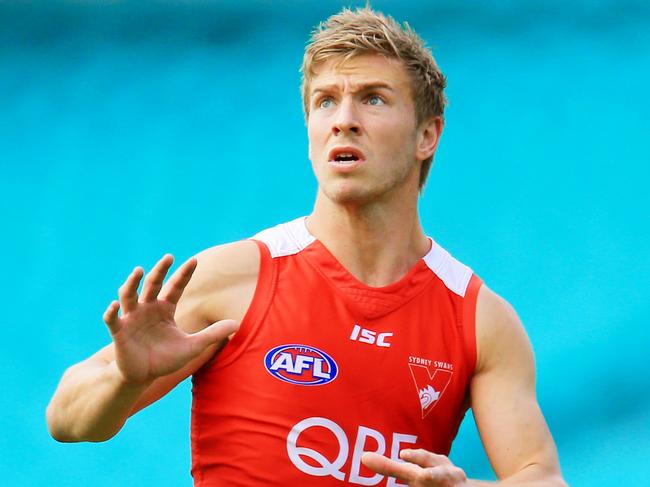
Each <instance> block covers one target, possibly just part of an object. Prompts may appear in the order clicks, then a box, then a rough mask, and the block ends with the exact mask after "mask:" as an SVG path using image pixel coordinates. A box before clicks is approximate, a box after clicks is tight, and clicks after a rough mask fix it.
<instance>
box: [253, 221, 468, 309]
mask: <svg viewBox="0 0 650 487" xmlns="http://www.w3.org/2000/svg"><path fill="white" fill-rule="evenodd" d="M306 219H307V217H304V216H301V217H300V218H296V219H295V220H292V221H290V222H287V223H281V224H280V225H276V226H274V227H271V228H267V229H266V230H262V231H261V232H259V233H257V234H256V235H255V236H254V237H252V238H253V239H255V240H260V241H262V242H264V243H265V244H266V246H267V247H268V249H269V252H270V253H271V256H272V257H274V258H275V257H285V256H287V255H294V254H297V253H298V252H300V251H301V250H303V249H304V248H306V247H308V246H309V245H311V244H312V243H313V242H314V241H315V240H316V237H314V236H313V235H312V234H311V233H309V230H308V229H307V225H306V222H305V220H306ZM429 240H431V250H429V252H428V253H427V255H425V256H424V257H422V260H424V262H425V263H426V265H427V267H428V268H429V269H431V270H432V271H433V273H434V274H436V275H437V276H438V277H439V278H440V279H441V280H442V282H444V283H445V286H447V287H448V288H449V289H450V290H451V291H452V292H454V293H456V294H458V295H459V296H461V297H465V292H466V291H467V286H468V285H469V281H470V279H471V278H472V269H470V268H469V267H467V266H466V265H465V264H462V263H461V262H459V261H458V260H456V259H454V258H453V257H452V256H451V254H450V253H449V252H447V251H446V250H445V249H443V248H442V247H441V246H440V245H438V244H437V243H436V242H435V241H434V240H433V239H432V238H430V237H429Z"/></svg>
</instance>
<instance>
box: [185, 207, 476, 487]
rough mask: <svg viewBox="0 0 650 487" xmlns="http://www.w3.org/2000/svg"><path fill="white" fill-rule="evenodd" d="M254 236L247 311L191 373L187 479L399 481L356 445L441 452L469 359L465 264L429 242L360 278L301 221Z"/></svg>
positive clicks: (393, 453) (472, 295)
mask: <svg viewBox="0 0 650 487" xmlns="http://www.w3.org/2000/svg"><path fill="white" fill-rule="evenodd" d="M253 240H255V241H256V242H257V244H258V246H259V250H260V253H261V261H260V272H259V277H258V282H257V288H256V291H255V295H254V297H253V300H252V302H251V305H250V307H249V309H248V312H247V314H246V315H245V317H244V319H243V320H242V323H241V326H240V329H239V331H238V332H237V333H236V334H235V336H234V337H233V339H232V340H231V341H230V342H229V343H228V344H227V345H226V346H225V347H224V348H223V350H222V351H221V353H220V354H218V355H217V356H216V358H215V359H213V360H212V361H211V362H209V363H208V364H206V365H205V366H204V367H203V368H202V369H201V370H200V371H198V372H197V373H196V374H195V375H194V378H193V391H192V392H193V404H192V432H191V437H192V475H193V477H194V482H195V485H196V486H200V487H216V486H283V487H286V486H338V485H346V484H350V485H380V486H396V485H402V484H401V483H399V482H398V481H396V480H395V479H394V478H387V477H384V476H381V475H378V474H375V473H374V472H372V471H370V470H369V469H367V468H365V467H364V466H363V465H362V464H361V454H362V453H363V452H364V451H371V452H378V453H380V454H383V455H385V456H387V457H391V458H394V459H397V458H398V454H399V451H400V450H401V449H404V448H425V449H427V450H430V451H433V452H436V453H440V454H445V455H446V454H448V453H449V450H450V447H451V442H452V440H453V439H454V437H455V435H456V432H457V430H458V427H459V425H460V422H461V420H462V418H463V415H464V413H465V411H466V410H467V407H468V386H469V381H470V378H471V376H472V373H473V371H474V367H475V363H476V341H475V326H474V321H475V311H476V299H477V294H478V290H479V288H480V286H481V281H480V279H479V278H478V277H477V276H475V275H474V274H473V273H472V271H471V269H469V268H468V267H466V266H465V265H463V264H461V263H460V262H458V261H457V260H455V259H454V258H453V257H452V256H451V255H450V254H449V253H447V252H446V251H445V250H444V249H442V248H441V247H440V246H439V245H438V244H436V243H435V242H434V241H433V240H431V250H430V251H429V252H428V253H427V255H426V256H424V257H423V258H422V259H421V260H419V261H418V262H417V263H416V264H415V265H414V266H413V268H412V269H410V271H409V272H408V273H407V274H406V275H405V276H404V277H403V278H401V279H400V280H399V281H397V282H395V283H393V284H390V285H388V286H385V287H370V286H367V285H365V284H363V283H362V282H360V281H359V280H357V279H356V278H355V277H354V276H352V275H351V274H350V273H349V272H348V271H347V270H346V269H345V268H344V267H343V266H342V265H341V264H340V263H339V262H338V261H337V260H336V258H335V257H334V256H333V255H332V254H331V253H330V252H329V251H328V250H327V248H326V247H325V246H324V245H323V244H322V243H321V242H320V241H319V240H317V239H316V238H315V237H313V236H312V235H310V233H309V231H308V229H307V227H306V225H305V218H299V219H297V220H294V221H291V222H289V223H284V224H282V225H278V226H276V227H273V228H270V229H267V230H264V231H263V232H261V233H259V234H257V235H256V236H255V237H253Z"/></svg>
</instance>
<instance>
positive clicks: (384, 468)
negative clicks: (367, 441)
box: [361, 452, 422, 483]
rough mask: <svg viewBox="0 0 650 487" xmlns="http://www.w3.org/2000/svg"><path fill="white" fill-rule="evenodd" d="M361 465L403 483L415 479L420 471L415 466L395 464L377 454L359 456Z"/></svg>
mask: <svg viewBox="0 0 650 487" xmlns="http://www.w3.org/2000/svg"><path fill="white" fill-rule="evenodd" d="M361 463H363V464H364V465H365V466H366V467H368V468H369V469H370V470H372V471H373V472H376V473H378V474H381V475H388V476H390V477H395V478H397V479H398V480H402V481H404V482H407V483H408V482H411V481H413V480H414V479H416V478H417V476H418V473H419V472H420V471H421V470H422V469H421V468H420V467H418V466H417V465H413V464H412V463H405V462H396V461H395V460H391V459H390V458H386V457H385V456H383V455H379V454H378V453H371V452H364V453H363V454H362V455H361Z"/></svg>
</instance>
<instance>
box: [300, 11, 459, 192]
mask: <svg viewBox="0 0 650 487" xmlns="http://www.w3.org/2000/svg"><path fill="white" fill-rule="evenodd" d="M369 53H377V54H382V55H384V56H386V57H388V58H393V59H399V60H401V61H402V62H403V63H404V66H405V67H406V69H407V71H408V72H409V74H410V75H411V81H412V82H411V87H412V90H413V101H414V102H415V117H416V122H417V124H418V125H420V124H421V123H422V122H424V121H427V120H429V119H431V118H432V117H436V116H437V117H440V118H443V116H444V111H445V106H446V104H447V99H446V98H445V95H444V89H445V87H446V86H447V80H446V79H445V76H444V75H443V74H442V72H441V71H440V68H438V65H437V64H436V61H435V59H434V58H433V55H432V54H431V51H430V50H429V49H428V48H427V47H426V46H425V44H424V41H423V40H422V39H421V38H420V36H418V35H417V34H416V33H415V32H414V31H413V30H412V29H411V27H410V26H409V25H408V24H407V23H406V22H404V25H403V26H402V25H400V24H399V23H398V22H397V21H395V19H393V18H392V17H390V16H385V15H383V14H382V13H381V12H376V11H374V10H372V9H371V8H370V7H364V8H358V9H356V10H354V11H352V10H350V9H348V8H344V9H343V10H342V11H341V12H339V13H338V14H336V15H332V16H331V17H329V18H328V19H327V20H325V21H323V22H321V23H320V24H319V25H318V26H317V27H316V28H315V29H314V31H313V32H312V35H311V40H310V42H309V44H308V45H307V47H306V48H305V55H304V58H303V63H302V68H301V71H302V102H303V109H304V112H305V117H309V89H310V88H309V86H310V82H311V80H312V78H313V76H314V75H315V71H314V70H315V68H316V67H317V66H318V65H320V64H322V63H324V62H326V61H328V60H330V59H332V58H341V60H342V61H346V60H348V59H350V58H353V57H355V56H358V55H360V54H369ZM432 160H433V156H431V157H430V158H428V159H427V160H425V161H423V162H422V168H421V170H420V188H422V187H423V186H424V182H425V181H426V178H427V175H428V174H429V169H430V168H431V162H432Z"/></svg>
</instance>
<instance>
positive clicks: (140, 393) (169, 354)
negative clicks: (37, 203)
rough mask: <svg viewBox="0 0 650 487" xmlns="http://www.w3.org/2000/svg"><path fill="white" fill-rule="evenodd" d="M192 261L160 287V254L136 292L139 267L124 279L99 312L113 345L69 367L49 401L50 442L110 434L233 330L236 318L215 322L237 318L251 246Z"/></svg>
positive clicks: (252, 271)
mask: <svg viewBox="0 0 650 487" xmlns="http://www.w3.org/2000/svg"><path fill="white" fill-rule="evenodd" d="M198 260H199V262H200V265H199V267H198V269H197V270H196V272H195V269H196V266H197V259H190V260H189V261H188V262H186V263H185V264H183V266H181V267H180V268H179V269H178V270H177V271H176V272H175V273H174V275H173V276H172V277H171V278H170V279H169V280H168V282H167V283H165V284H164V285H163V281H164V278H165V275H166V273H167V271H168V269H169V267H170V266H171V261H172V259H171V256H165V257H163V259H161V260H160V261H159V262H158V264H156V266H155V267H154V269H152V271H151V272H150V273H149V275H148V276H147V278H146V279H145V281H144V285H143V288H142V293H141V294H140V296H138V295H137V288H138V283H139V281H140V279H141V278H142V274H143V272H142V270H141V269H138V268H136V269H135V270H134V272H133V273H132V274H131V275H130V276H129V278H128V279H127V281H126V282H125V284H124V286H122V288H120V293H119V297H120V301H119V303H118V302H113V303H111V305H109V307H108V309H107V310H106V313H105V314H104V320H105V322H106V324H107V326H108V327H109V331H110V332H111V337H112V339H113V342H112V343H111V344H110V345H108V346H106V347H104V348H103V349H101V350H100V351H98V352H97V353H95V354H94V355H92V356H91V357H90V358H88V359H86V360H84V361H83V362H80V363H79V364H76V365H74V366H72V367H70V368H69V369H68V370H67V371H66V372H65V374H64V375H63V377H62V379H61V382H60V384H59V386H58V388H57V390H56V392H55V394H54V396H53V397H52V400H51V401H50V404H49V406H48V408H47V422H48V427H49V429H50V433H51V434H52V436H53V437H54V438H55V439H57V440H59V441H104V440H107V439H109V438H111V437H112V436H114V435H115V434H116V433H117V432H118V431H119V430H120V429H121V428H122V426H123V425H124V423H125V421H126V420H127V419H128V417H129V416H130V415H132V414H133V413H135V412H136V411H138V410H140V409H142V408H143V407H145V406H147V405H148V404H150V403H152V402H154V401H155V400H157V399H158V398H160V397H162V396H163V395H165V394H166V393H167V392H169V391H170V390H171V389H172V388H173V387H174V386H176V385H177V384H178V383H179V382H181V381H182V380H184V379H185V378H186V377H188V376H189V375H191V374H192V373H194V372H195V371H196V370H198V369H199V368H200V367H201V366H202V365H203V364H205V363H206V362H207V361H208V360H209V359H210V358H211V357H212V356H213V355H214V353H215V352H216V351H217V350H218V349H219V348H220V347H221V346H222V345H223V343H225V341H226V340H227V338H228V336H229V335H231V334H232V333H233V332H234V331H235V330H236V329H237V327H238V323H237V321H233V320H223V321H220V322H216V321H217V320H219V319H222V318H223V317H226V316H227V317H229V318H234V319H235V320H240V319H241V318H242V317H243V315H244V313H245V310H246V309H247V307H248V304H249V303H250V299H251V298H252V294H253V292H254V286H255V281H256V274H257V269H258V265H259V256H258V253H257V249H256V248H255V244H254V243H252V242H238V243H236V244H231V245H229V246H224V247H221V248H215V249H210V250H208V251H206V252H204V253H202V254H200V255H199V256H198ZM190 278H191V280H190ZM188 283H189V285H188ZM251 283H252V285H251ZM118 307H121V309H122V314H121V316H118V313H117V311H118ZM215 322H216V323H215Z"/></svg>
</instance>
